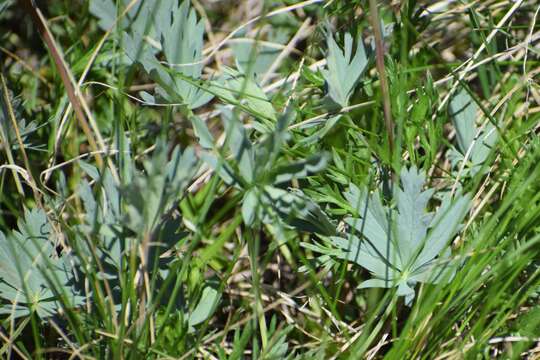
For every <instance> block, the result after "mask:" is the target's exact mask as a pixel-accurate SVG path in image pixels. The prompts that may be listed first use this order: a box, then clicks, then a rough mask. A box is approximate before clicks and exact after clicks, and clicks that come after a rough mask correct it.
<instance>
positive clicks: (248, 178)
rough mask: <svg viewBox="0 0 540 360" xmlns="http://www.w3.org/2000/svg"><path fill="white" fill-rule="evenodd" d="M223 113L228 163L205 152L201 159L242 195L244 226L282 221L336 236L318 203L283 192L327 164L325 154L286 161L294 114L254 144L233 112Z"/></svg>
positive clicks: (284, 117) (291, 191) (297, 192)
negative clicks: (289, 127)
mask: <svg viewBox="0 0 540 360" xmlns="http://www.w3.org/2000/svg"><path fill="white" fill-rule="evenodd" d="M223 114H224V116H223V122H224V126H225V131H226V133H227V135H228V137H227V139H228V142H227V144H228V147H229V150H230V153H231V156H232V159H230V160H225V159H223V158H220V157H219V156H216V155H215V154H213V153H211V152H207V153H205V154H204V155H203V159H204V160H205V161H206V162H207V163H208V164H209V165H210V167H212V168H213V169H214V170H216V172H217V174H219V176H220V177H221V178H222V179H223V181H225V183H227V184H228V185H232V186H234V187H236V188H237V189H239V190H241V191H242V192H243V194H244V195H243V204H242V215H243V218H244V222H245V223H246V224H247V225H250V226H251V225H254V224H255V223H256V221H262V222H263V223H269V222H271V221H275V219H279V218H281V219H284V220H285V221H286V222H287V223H288V224H289V225H292V226H295V227H297V228H300V229H302V230H308V231H313V232H318V233H320V234H325V235H332V234H334V233H335V226H334V225H333V224H332V223H331V222H330V220H329V219H328V217H327V216H326V215H325V214H324V212H323V211H322V210H321V209H320V208H319V206H318V205H317V204H315V203H314V202H313V201H312V200H310V199H309V198H308V197H307V196H306V195H305V194H304V193H303V192H302V191H301V190H299V189H287V188H286V185H287V184H288V183H289V182H290V181H291V180H293V179H300V178H305V177H306V176H308V175H309V174H313V173H316V172H317V171H320V170H322V169H323V168H324V167H325V166H326V162H327V160H326V156H325V154H317V155H312V156H310V157H308V158H306V159H301V160H297V161H287V160H286V159H284V157H283V156H282V151H281V149H282V146H283V145H284V143H285V141H286V140H287V138H288V136H289V134H288V132H287V125H288V124H289V120H290V117H291V115H292V114H290V113H286V114H284V115H282V116H281V117H279V119H278V121H277V123H276V125H275V130H274V131H273V132H271V133H270V134H267V135H266V136H264V137H263V138H262V139H260V141H258V142H255V143H252V142H251V141H250V140H249V138H248V134H247V133H246V129H245V128H244V125H243V124H242V123H241V121H240V120H239V119H238V118H237V117H236V116H235V115H234V114H233V113H232V112H230V111H227V110H224V111H223ZM201 125H203V124H201ZM207 131H208V130H205V132H207ZM209 136H210V135H209Z"/></svg>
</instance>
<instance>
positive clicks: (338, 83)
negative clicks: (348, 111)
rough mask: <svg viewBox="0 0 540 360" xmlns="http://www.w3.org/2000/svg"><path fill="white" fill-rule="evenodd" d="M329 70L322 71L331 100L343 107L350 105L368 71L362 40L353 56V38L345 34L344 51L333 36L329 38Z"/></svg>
mask: <svg viewBox="0 0 540 360" xmlns="http://www.w3.org/2000/svg"><path fill="white" fill-rule="evenodd" d="M327 45H328V55H327V57H326V62H327V68H326V69H323V70H321V72H322V75H323V77H324V79H325V80H326V84H327V86H328V94H329V95H330V98H331V99H332V100H333V101H334V102H335V103H337V104H338V105H339V106H341V107H345V106H347V105H349V98H350V97H351V95H352V93H353V91H354V88H355V86H356V84H358V81H360V77H361V76H362V74H363V73H364V72H365V70H366V69H367V65H368V58H367V56H366V52H365V49H364V44H363V43H362V41H361V39H357V41H356V50H355V52H354V55H353V38H352V36H351V34H349V33H346V34H345V45H344V49H341V48H340V47H339V46H338V44H337V43H336V40H335V39H334V37H333V36H332V34H328V36H327Z"/></svg>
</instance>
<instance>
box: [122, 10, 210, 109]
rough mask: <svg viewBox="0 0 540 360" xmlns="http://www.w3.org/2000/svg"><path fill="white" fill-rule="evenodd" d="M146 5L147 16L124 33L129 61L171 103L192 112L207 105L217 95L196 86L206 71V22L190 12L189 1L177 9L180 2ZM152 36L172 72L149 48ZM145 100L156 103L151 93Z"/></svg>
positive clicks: (160, 95) (146, 95)
mask: <svg viewBox="0 0 540 360" xmlns="http://www.w3.org/2000/svg"><path fill="white" fill-rule="evenodd" d="M144 3H148V5H145V6H142V7H141V11H140V13H142V14H143V15H139V16H138V17H137V21H136V22H135V24H134V25H132V26H130V27H129V28H126V32H125V33H124V38H123V46H124V51H125V52H126V54H127V56H128V58H129V59H131V61H132V62H133V63H140V64H141V65H142V66H143V68H144V70H145V71H146V73H147V74H148V75H150V77H151V78H152V79H153V80H155V81H156V82H157V83H158V85H159V86H158V87H157V89H156V94H157V95H159V97H161V98H163V99H165V100H166V101H167V102H172V103H178V102H181V103H184V104H185V105H186V106H188V107H189V108H190V109H195V108H198V107H200V106H202V105H204V104H206V103H207V102H208V101H210V100H211V99H212V97H213V95H212V94H211V93H210V92H208V91H206V90H204V89H203V88H202V87H201V86H198V85H196V84H195V82H196V81H197V80H198V79H200V77H201V74H202V69H203V64H202V62H201V61H202V48H203V41H204V39H203V37H204V23H203V21H202V20H198V19H197V15H196V13H195V11H194V10H193V9H190V6H189V1H183V2H182V3H181V4H180V5H174V4H175V3H176V1H162V2H158V3H159V4H160V5H157V3H155V4H154V5H150V4H152V3H153V2H151V1H145V2H144ZM144 14H145V15H146V17H145V16H144ZM139 17H141V18H142V19H144V21H145V24H144V26H142V23H141V24H139V22H138V19H139ZM141 21H143V20H141ZM146 22H148V24H147V23H146ZM148 29H151V30H153V32H152V34H150V35H148V34H147V32H148V31H146V30H148ZM151 35H154V36H155V37H157V39H158V40H157V41H159V44H160V47H161V50H162V51H163V54H164V57H165V60H166V62H167V63H168V64H169V68H166V67H164V66H163V65H162V64H161V63H160V62H159V61H158V59H157V58H156V49H155V47H153V46H151V45H149V44H148V41H147V40H146V38H147V36H151ZM144 97H145V99H146V100H148V101H150V102H156V100H155V98H153V97H152V96H151V95H150V94H148V93H145V94H144Z"/></svg>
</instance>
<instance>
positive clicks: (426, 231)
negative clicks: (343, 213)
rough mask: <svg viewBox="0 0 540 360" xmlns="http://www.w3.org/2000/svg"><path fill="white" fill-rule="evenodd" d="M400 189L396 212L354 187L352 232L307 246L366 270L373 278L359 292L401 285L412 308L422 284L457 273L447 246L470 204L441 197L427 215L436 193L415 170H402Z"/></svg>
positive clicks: (351, 191)
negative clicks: (415, 289)
mask: <svg viewBox="0 0 540 360" xmlns="http://www.w3.org/2000/svg"><path fill="white" fill-rule="evenodd" d="M400 178H401V187H397V186H396V189H395V191H394V194H393V198H394V201H395V205H396V206H395V208H394V207H392V206H387V205H384V204H383V202H382V201H381V198H380V196H379V194H378V193H377V192H375V193H373V194H368V191H367V190H366V189H359V188H358V187H357V186H355V185H354V184H351V185H350V188H349V190H348V191H347V192H345V193H344V196H345V198H346V199H347V200H348V202H349V203H350V205H351V206H352V207H353V208H354V209H356V211H357V212H358V214H359V217H357V216H350V217H347V218H346V219H345V222H346V223H347V224H348V225H349V228H348V234H343V235H342V236H332V237H329V238H328V239H327V241H325V242H326V244H324V245H321V244H318V245H316V246H313V245H308V244H304V246H306V247H308V248H311V249H313V250H315V251H317V252H319V253H323V254H324V256H325V257H324V258H323V259H321V260H323V261H328V260H330V259H331V258H338V259H346V260H348V261H352V262H354V263H355V264H357V265H360V266H361V267H363V268H365V269H367V270H368V271H369V272H370V273H371V274H372V275H373V278H372V279H369V280H366V281H364V282H362V283H361V284H360V286H359V288H369V287H383V288H390V287H394V286H397V294H398V295H399V296H405V300H406V304H408V305H410V304H411V301H412V300H413V298H414V295H415V292H414V287H415V285H416V284H417V283H419V282H424V283H438V282H440V281H443V280H445V281H447V280H449V279H450V278H451V276H452V274H453V272H454V271H455V265H452V262H451V259H450V248H449V242H450V241H451V240H452V238H453V237H454V236H455V235H456V233H457V232H458V231H459V229H460V224H461V222H462V220H463V218H464V217H465V215H466V213H467V211H468V209H469V206H470V198H469V196H468V195H460V194H458V195H457V196H456V197H455V199H452V198H451V197H450V196H449V195H448V194H445V195H444V196H443V200H442V203H441V206H440V207H439V208H438V210H437V211H436V212H435V213H433V212H428V211H426V207H427V205H428V202H429V200H430V199H431V198H432V196H433V194H434V192H435V190H434V189H427V190H422V188H423V186H424V183H425V176H424V174H423V173H421V172H419V171H418V170H417V169H416V168H415V167H411V168H410V169H406V168H404V169H403V170H402V171H401V176H400Z"/></svg>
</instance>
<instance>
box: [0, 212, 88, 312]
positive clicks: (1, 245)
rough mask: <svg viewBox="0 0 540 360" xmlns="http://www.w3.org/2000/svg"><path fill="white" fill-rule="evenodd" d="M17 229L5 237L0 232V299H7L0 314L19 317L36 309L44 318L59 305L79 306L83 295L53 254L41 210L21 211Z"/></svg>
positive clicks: (46, 225) (69, 271)
mask: <svg viewBox="0 0 540 360" xmlns="http://www.w3.org/2000/svg"><path fill="white" fill-rule="evenodd" d="M18 228H19V231H14V232H13V233H11V234H8V235H7V236H6V235H4V234H3V233H1V232H0V298H2V299H4V300H7V302H8V303H0V313H5V314H10V315H11V316H14V317H19V316H24V315H27V314H29V313H30V311H36V312H37V314H38V316H39V317H41V318H45V317H49V316H52V315H54V314H56V313H57V312H58V311H59V309H61V308H62V307H63V306H70V307H76V306H79V305H81V304H82V302H83V299H84V298H83V297H82V296H79V295H78V294H77V290H76V289H75V288H74V287H73V284H72V283H73V281H72V280H73V279H72V277H73V274H72V272H71V270H70V267H69V266H68V263H67V262H66V259H65V258H64V257H63V256H58V255H57V254H56V250H55V248H54V246H53V244H52V239H50V236H51V226H50V224H49V223H48V220H47V217H46V216H45V213H44V212H43V211H42V210H38V209H34V210H27V211H25V216H24V219H20V220H19V221H18ZM60 296H62V297H63V299H64V300H66V301H68V302H69V303H67V304H66V303H65V302H64V301H61V300H60Z"/></svg>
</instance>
